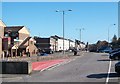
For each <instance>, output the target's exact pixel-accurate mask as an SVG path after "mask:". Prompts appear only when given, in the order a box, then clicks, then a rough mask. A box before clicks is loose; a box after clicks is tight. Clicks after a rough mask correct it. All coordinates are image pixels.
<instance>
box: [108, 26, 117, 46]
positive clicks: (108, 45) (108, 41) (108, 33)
mask: <svg viewBox="0 0 120 84" xmlns="http://www.w3.org/2000/svg"><path fill="white" fill-rule="evenodd" d="M114 25H116V24H110V25H109V27H108V46H109V33H110V29H109V28H110V27H111V26H114Z"/></svg>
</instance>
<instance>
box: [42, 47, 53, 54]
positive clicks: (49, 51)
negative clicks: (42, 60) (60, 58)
mask: <svg viewBox="0 0 120 84" xmlns="http://www.w3.org/2000/svg"><path fill="white" fill-rule="evenodd" d="M44 53H47V54H53V53H54V52H53V50H52V49H49V48H45V49H44Z"/></svg>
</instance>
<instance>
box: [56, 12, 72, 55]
mask: <svg viewBox="0 0 120 84" xmlns="http://www.w3.org/2000/svg"><path fill="white" fill-rule="evenodd" d="M67 11H72V10H56V12H62V15H63V54H64V34H65V31H64V30H65V29H64V15H65V12H67Z"/></svg>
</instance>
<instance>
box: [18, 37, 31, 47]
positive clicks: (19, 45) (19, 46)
mask: <svg viewBox="0 0 120 84" xmlns="http://www.w3.org/2000/svg"><path fill="white" fill-rule="evenodd" d="M30 38H32V37H27V38H26V39H25V40H24V41H23V42H22V43H21V44H20V45H19V47H22V46H23V45H24V44H25V43H26V42H27V41H28V40H29V39H30Z"/></svg>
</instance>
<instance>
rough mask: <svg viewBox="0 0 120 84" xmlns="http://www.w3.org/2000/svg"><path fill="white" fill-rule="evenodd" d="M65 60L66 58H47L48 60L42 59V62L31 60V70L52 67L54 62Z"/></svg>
mask: <svg viewBox="0 0 120 84" xmlns="http://www.w3.org/2000/svg"><path fill="white" fill-rule="evenodd" d="M67 60H68V59H59V60H49V61H42V62H33V63H32V70H44V69H47V68H49V67H52V66H54V65H56V64H59V63H62V62H65V61H67Z"/></svg>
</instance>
